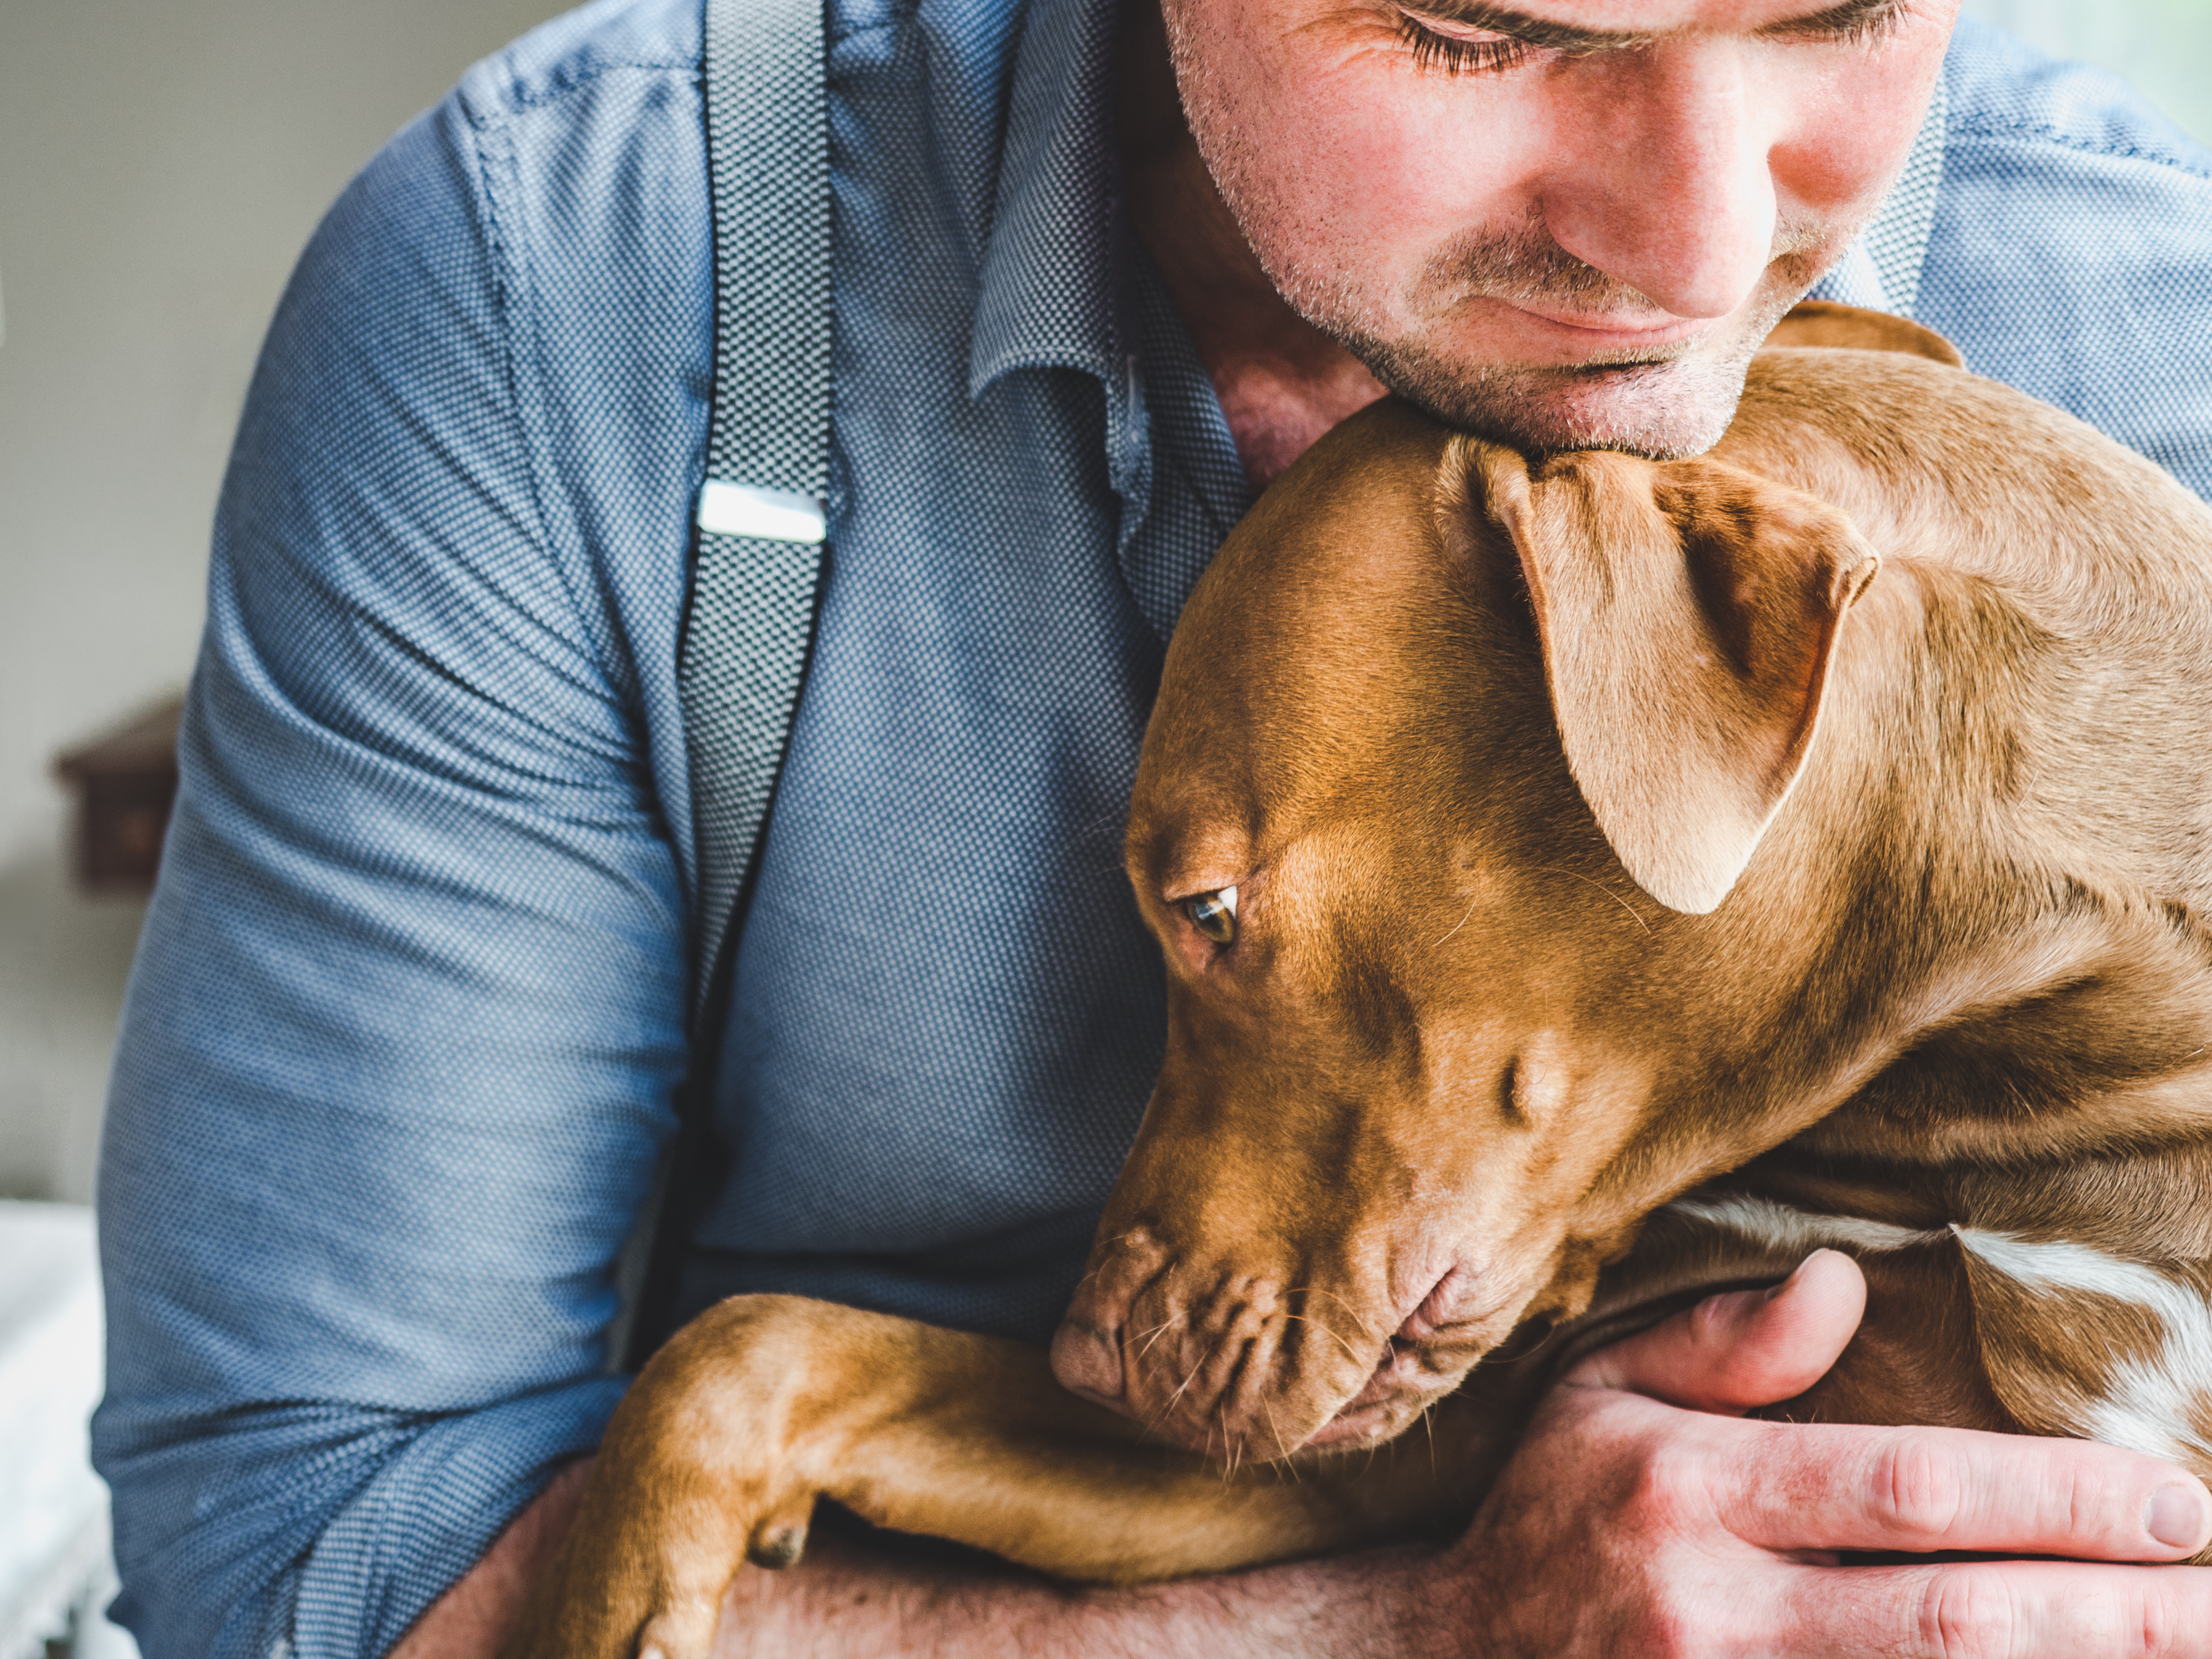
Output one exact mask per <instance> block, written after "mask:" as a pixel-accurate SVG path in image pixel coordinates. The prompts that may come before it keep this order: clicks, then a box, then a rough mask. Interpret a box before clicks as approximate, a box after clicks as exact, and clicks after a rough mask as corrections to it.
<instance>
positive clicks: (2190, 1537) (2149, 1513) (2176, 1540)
mask: <svg viewBox="0 0 2212 1659" xmlns="http://www.w3.org/2000/svg"><path fill="white" fill-rule="evenodd" d="M2143 1530H2144V1531H2145V1532H2147V1533H2148V1534H2150V1535H2151V1536H2152V1537H2154V1538H2155V1539H2157V1540H2158V1541H2159V1542H2160V1543H2161V1544H2166V1545H2170V1546H2171V1547H2173V1548H2175V1549H2181V1548H2183V1547H2185V1546H2187V1545H2191V1544H2194V1543H2197V1542H2199V1541H2202V1540H2203V1536H2204V1494H2203V1492H2202V1491H2201V1490H2199V1489H2198V1488H2197V1487H2195V1486H2181V1485H2179V1484H2176V1485H2174V1486H2160V1488H2159V1489H2158V1490H2157V1491H2156V1492H2153V1493H2152V1494H2151V1495H2150V1496H2149V1497H2148V1498H2145V1499H2143Z"/></svg>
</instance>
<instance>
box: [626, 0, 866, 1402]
mask: <svg viewBox="0 0 2212 1659" xmlns="http://www.w3.org/2000/svg"><path fill="white" fill-rule="evenodd" d="M706 8H707V15H706V39H705V50H704V53H703V64H702V69H703V78H704V80H705V83H706V105H707V175H708V194H709V197H710V200H711V203H712V211H713V214H714V404H713V410H712V413H711V414H710V415H709V416H708V426H707V477H706V482H705V483H703V484H702V485H701V487H700V490H699V501H698V510H697V513H696V515H695V522H696V532H697V535H698V551H697V557H696V561H695V562H694V563H693V566H692V571H691V592H690V605H689V606H688V609H687V611H686V612H685V617H684V641H683V644H682V646H681V647H680V648H679V650H678V655H677V659H676V685H677V696H678V701H679V702H681V704H682V706H683V710H684V743H685V748H686V750H687V752H688V755H689V757H690V767H691V824H692V831H691V833H692V836H693V845H694V847H695V848H696V854H695V860H696V862H695V870H696V878H695V880H694V882H693V884H692V892H691V921H692V931H691V1029H692V1031H693V1034H694V1041H693V1045H692V1075H691V1077H690V1079H689V1080H688V1081H687V1082H686V1084H685V1085H684V1096H685V1097H688V1099H687V1100H683V1101H679V1106H680V1107H683V1108H685V1109H683V1110H681V1111H680V1113H679V1116H680V1118H681V1119H682V1123H681V1127H679V1131H678V1134H679V1143H680V1140H681V1138H683V1137H690V1136H694V1135H696V1133H699V1131H698V1127H697V1123H696V1119H697V1116H698V1103H699V1101H700V1098H701V1097H702V1093H703V1091H705V1090H706V1089H707V1088H708V1087H709V1086H710V1085H711V1083H712V1076H711V1066H710V1056H711V1054H712V1052H713V1044H712V1042H711V1041H710V1039H711V1036H712V1033H713V1030H714V1021H713V1019H712V1018H711V1016H710V1014H709V1012H708V1006H707V1004H708V999H709V998H710V997H711V996H712V995H713V994H714V987H715V984H716V982H717V981H716V975H715V969H716V966H717V965H718V964H719V963H720V961H721V957H722V951H723V947H724V945H725V944H726V942H727V939H728V937H729V932H730V927H731V924H732V922H733V921H735V919H736V915H737V908H738V903H739V902H740V901H741V900H742V899H743V897H744V890H745V880H746V877H747V876H748V875H749V874H750V872H751V870H752V866H753V860H754V857H755V855H756V854H757V852H758V851H759V848H760V839H761V831H762V829H763V827H764V826H765V824H766V823H767V820H768V808H769V797H770V796H771V795H772V794H773V793H775V779H776V774H777V772H778V771H779V770H780V769H781V767H782V764H783V751H784V748H785V746H786V744H788V743H789V741H790V739H791V722H792V717H793V714H796V713H797V712H798V708H799V681H800V679H801V678H802V677H803V676H804V674H805V670H806V657H807V649H808V647H809V645H810V643H811V637H812V635H813V631H814V605H815V597H816V594H817V592H818V591H819V589H820V587H821V585H822V556H823V529H824V526H823V513H824V506H825V503H824V500H823V497H824V494H825V492H826V490H827V489H828V487H829V305H830V290H829V94H828V89H827V86H826V83H825V81H824V78H823V76H824V64H823V26H822V8H823V0H706ZM684 1161H685V1160H684V1158H683V1156H682V1154H681V1152H679V1151H678V1149H677V1148H671V1150H670V1152H669V1153H668V1154H667V1155H665V1156H664V1157H663V1158H662V1159H661V1167H660V1171H659V1176H657V1178H656V1179H655V1182H654V1184H653V1194H652V1195H651V1197H649V1198H648V1199H647V1200H646V1205H645V1208H644V1210H643V1212H641V1214H640V1216H639V1217H638V1221H637V1225H636V1227H635V1230H634V1231H632V1233H631V1235H630V1239H629V1244H628V1245H627V1247H625V1249H623V1255H622V1260H621V1261H620V1262H619V1264H618V1265H617V1268H616V1283H617V1291H619V1293H620V1295H621V1297H622V1307H621V1311H620V1312H619V1313H618V1314H617V1316H616V1319H615V1322H614V1324H613V1326H612V1327H611V1329H610V1330H609V1332H608V1342H607V1360H608V1365H609V1368H610V1369H615V1370H623V1369H632V1368H635V1366H637V1365H639V1364H642V1363H643V1362H644V1359H645V1356H646V1355H647V1353H648V1352H650V1351H651V1350H652V1348H653V1346H657V1344H658V1343H659V1340H660V1339H661V1338H662V1337H663V1336H665V1334H667V1333H666V1326H667V1325H668V1323H669V1322H670V1320H671V1313H670V1309H671V1302H672V1298H673V1297H674V1294H675V1279H676V1267H677V1261H676V1254H677V1249H678V1237H677V1231H678V1230H677V1226H676V1225H675V1224H676V1223H677V1221H678V1219H679V1218H680V1217H681V1215H682V1212H683V1211H684V1207H685V1203H686V1200H687V1199H688V1198H689V1197H690V1196H691V1194H689V1193H688V1192H687V1191H685V1190H684V1182H682V1181H680V1180H678V1179H677V1178H676V1172H677V1167H678V1165H679V1164H683V1163H684ZM692 1161H693V1162H696V1159H695V1160H692Z"/></svg>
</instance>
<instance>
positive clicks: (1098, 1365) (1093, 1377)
mask: <svg viewBox="0 0 2212 1659" xmlns="http://www.w3.org/2000/svg"><path fill="white" fill-rule="evenodd" d="M1052 1374H1053V1375H1054V1376H1055V1377H1057V1378H1059V1379H1060V1387H1061V1388H1063V1389H1066V1390H1067V1391H1068V1392H1069V1393H1070V1394H1073V1395H1081V1396H1082V1397H1083V1398H1084V1399H1085V1400H1089V1401H1093V1402H1095V1403H1097V1404H1098V1405H1101V1406H1107V1407H1111V1408H1112V1409H1114V1410H1115V1411H1117V1412H1121V1413H1127V1411H1128V1409H1129V1405H1128V1401H1127V1398H1126V1397H1125V1394H1124V1390H1123V1388H1122V1376H1121V1344H1120V1343H1118V1342H1116V1341H1115V1340H1114V1337H1113V1334H1112V1333H1110V1332H1108V1331H1100V1330H1094V1329H1092V1328H1091V1327H1090V1326H1088V1325H1079V1324H1078V1323H1076V1322H1074V1321H1073V1320H1062V1321H1061V1322H1060V1328H1059V1329H1058V1330H1056V1331H1054V1333H1053V1334H1052Z"/></svg>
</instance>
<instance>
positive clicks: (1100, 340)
mask: <svg viewBox="0 0 2212 1659" xmlns="http://www.w3.org/2000/svg"><path fill="white" fill-rule="evenodd" d="M1120 19H1121V11H1120V7H1119V6H1118V5H1117V4H1116V3H1115V0H1034V3H1033V4H1032V5H1031V6H1030V10H1029V15H1028V17H1027V18H1026V19H1025V20H1024V22H1023V25H1022V33H1021V38H1020V40H1019V41H1018V44H1017V45H1016V46H1015V48H1014V69H1013V90H1012V99H1011V100H1010V104H1009V109H1008V115H1007V121H1006V147H1005V149H1004V152H1003V154H1002V155H1001V159H1000V167H999V189H998V200H997V204H996V206H995V209H994V213H993V216H992V222H991V235H990V240H989V242H988V244H987V246H986V247H985V249H984V253H983V265H982V275H981V283H980V284H979V287H980V293H979V295H978V297H977V301H976V307H975V334H974V337H973V341H972V343H971V344H970V346H969V362H968V390H969V395H970V396H971V397H980V396H981V394H982V392H983V391H984V389H985V388H986V387H987V386H989V385H990V384H991V383H992V382H993V381H994V380H997V379H998V378H999V377H1000V375H1002V374H1006V373H1007V372H1008V371H1010V370H1012V369H1017V368H1079V369H1085V370H1088V371H1089V372H1090V373H1091V374H1096V375H1097V376H1099V377H1100V378H1101V379H1102V380H1108V379H1110V378H1111V377H1112V375H1113V374H1114V373H1115V364H1116V363H1117V362H1118V361H1119V359H1120V357H1121V338H1120V334H1121V330H1120V324H1119V320H1118V319H1117V316H1116V307H1115V238H1114V217H1115V179H1116V177H1117V175H1118V169H1117V168H1116V167H1115V160H1114V149H1113V137H1114V133H1113V94H1114V63H1115V36H1116V33H1117V30H1118V27H1119V24H1120Z"/></svg>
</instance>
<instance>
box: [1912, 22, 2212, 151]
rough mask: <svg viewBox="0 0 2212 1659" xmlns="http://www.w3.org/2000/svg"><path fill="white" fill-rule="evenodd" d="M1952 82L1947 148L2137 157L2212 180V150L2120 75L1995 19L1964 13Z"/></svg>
mask: <svg viewBox="0 0 2212 1659" xmlns="http://www.w3.org/2000/svg"><path fill="white" fill-rule="evenodd" d="M1944 81H1945V91H1946V94H1948V100H1949V106H1950V107H1949V120H1948V133H1947V139H1946V149H1947V150H1951V151H1957V150H1962V149H1989V148H1990V147H1993V146H1994V147H2000V148H2003V149H2009V150H2011V151H2012V152H2013V154H2014V159H2015V162H2016V164H2018V165H2020V166H2021V167H2023V168H2028V167H2033V166H2034V165H2035V164H2036V163H2037V162H2039V161H2040V162H2042V163H2044V164H2045V165H2049V166H2057V167H2063V165H2064V164H2065V158H2067V157H2069V156H2078V157H2080V158H2081V159H2082V160H2083V161H2085V162H2093V161H2133V162H2140V163H2142V164H2143V165H2145V166H2146V167H2155V168H2166V169H2172V170H2173V171H2175V172H2177V173H2182V174H2187V175H2193V176H2194V177H2196V178H2198V179H2204V180H2207V181H2208V182H2212V151H2208V150H2207V149H2206V148H2205V147H2204V146H2203V145H2202V144H2200V143H2197V141H2196V140H2194V139H2192V138H2191V137H2190V136H2189V135H2188V134H2187V133H2185V132H2184V131H2182V130H2181V129H2180V128H2179V126H2176V125H2174V124H2173V122H2172V121H2171V120H2169V119H2168V118H2166V116H2164V115H2162V114H2160V112H2159V111H2158V110H2157V109H2156V108H2155V107H2154V106H2152V104H2151V103H2150V101H2149V100H2148V99H2146V98H2144V97H2143V95H2142V94H2141V93H2139V92H2137V91H2136V89H2135V88H2133V87H2130V85H2129V84H2128V83H2127V82H2125V81H2123V80H2122V79H2120V77H2119V76H2116V75H2113V74H2112V73H2111V72H2109V71H2108V70H2101V69H2098V68H2095V67H2094V66H2093V65H2091V64H2073V63H2064V62H2061V61H2060V60H2058V59H2057V58H2047V57H2045V56H2044V55H2043V54H2042V53H2041V52H2037V51H2036V50H2035V49H2034V48H2033V47H2032V46H2028V45H2027V44H2026V43H2025V42H2023V41H2021V40H2015V39H2014V38H2013V37H2012V36H2011V35H2008V34H2007V33H2004V32H2003V31H2002V30H2000V29H1996V28H1993V27H1990V26H1989V25H1988V24H1986V23H1981V22H1977V21H1974V20H1972V19H1971V18H1966V19H1962V20H1960V24H1959V30H1958V33H1957V35H1956V36H1955V37H1954V40H1953V42H1952V46H1951V52H1950V55H1949V57H1948V58H1947V60H1946V61H1945V64H1944Z"/></svg>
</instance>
